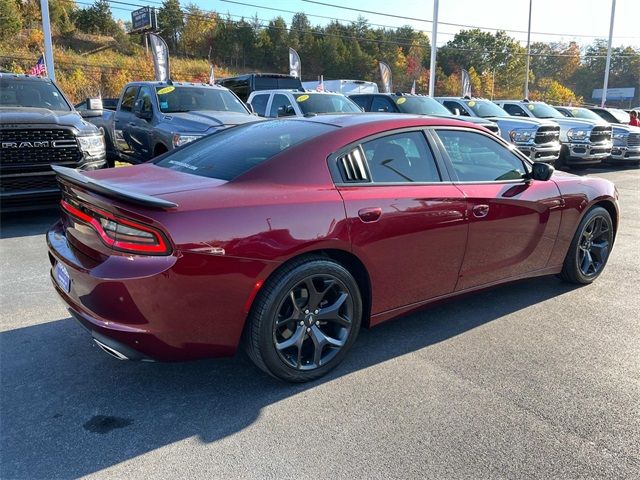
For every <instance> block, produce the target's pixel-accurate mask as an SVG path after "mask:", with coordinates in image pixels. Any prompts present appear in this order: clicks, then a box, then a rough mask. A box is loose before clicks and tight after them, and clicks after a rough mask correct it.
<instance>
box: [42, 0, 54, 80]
mask: <svg viewBox="0 0 640 480" xmlns="http://www.w3.org/2000/svg"><path fill="white" fill-rule="evenodd" d="M40 9H41V10H42V33H43V34H44V63H45V65H46V67H47V75H48V76H49V78H50V79H51V80H53V81H54V82H55V81H56V70H55V67H54V65H53V43H52V42H51V22H50V20H49V0H40Z"/></svg>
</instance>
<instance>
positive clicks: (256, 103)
mask: <svg viewBox="0 0 640 480" xmlns="http://www.w3.org/2000/svg"><path fill="white" fill-rule="evenodd" d="M267 103H269V94H268V93H266V94H265V93H263V94H262V95H255V96H254V97H253V98H252V99H251V106H252V107H253V110H254V111H255V112H256V113H257V114H258V115H260V116H261V117H264V116H265V115H266V114H267Z"/></svg>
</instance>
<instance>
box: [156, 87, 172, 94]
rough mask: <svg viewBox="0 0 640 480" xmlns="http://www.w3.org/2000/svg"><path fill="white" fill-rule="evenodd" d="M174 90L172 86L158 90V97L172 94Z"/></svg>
mask: <svg viewBox="0 0 640 480" xmlns="http://www.w3.org/2000/svg"><path fill="white" fill-rule="evenodd" d="M175 89H176V87H173V86H168V87H164V88H161V89H160V90H158V95H166V94H167V93H171V92H173V91H174V90H175Z"/></svg>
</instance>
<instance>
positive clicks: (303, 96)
mask: <svg viewBox="0 0 640 480" xmlns="http://www.w3.org/2000/svg"><path fill="white" fill-rule="evenodd" d="M296 100H297V101H298V102H304V101H306V100H309V95H300V96H299V97H298V98H296Z"/></svg>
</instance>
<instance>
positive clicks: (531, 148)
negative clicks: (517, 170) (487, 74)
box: [436, 97, 560, 164]
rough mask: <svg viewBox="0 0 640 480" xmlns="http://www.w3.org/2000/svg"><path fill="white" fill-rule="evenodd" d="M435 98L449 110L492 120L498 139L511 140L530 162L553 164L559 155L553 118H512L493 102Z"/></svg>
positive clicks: (558, 129) (558, 143)
mask: <svg viewBox="0 0 640 480" xmlns="http://www.w3.org/2000/svg"><path fill="white" fill-rule="evenodd" d="M436 100H438V101H439V102H440V103H442V104H443V105H444V106H445V107H447V108H448V109H449V111H450V112H451V113H455V114H457V115H461V116H463V117H482V118H486V119H489V120H492V121H494V122H496V123H497V124H498V126H499V127H500V132H501V136H502V138H504V139H505V140H506V141H507V142H511V143H513V144H514V145H515V146H516V147H518V150H520V151H521V152H522V153H524V154H525V155H526V156H527V157H529V158H530V159H531V160H533V161H538V162H546V163H551V164H553V163H555V162H556V160H557V159H558V156H559V155H560V141H559V137H560V127H559V126H558V124H557V123H555V122H553V121H550V120H539V119H533V118H531V119H530V118H522V119H520V118H514V117H512V116H511V115H509V114H508V113H507V112H505V111H504V110H503V109H501V108H500V107H498V106H497V105H496V104H495V103H493V102H491V101H490V100H485V99H482V98H467V97H465V98H460V97H436Z"/></svg>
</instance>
